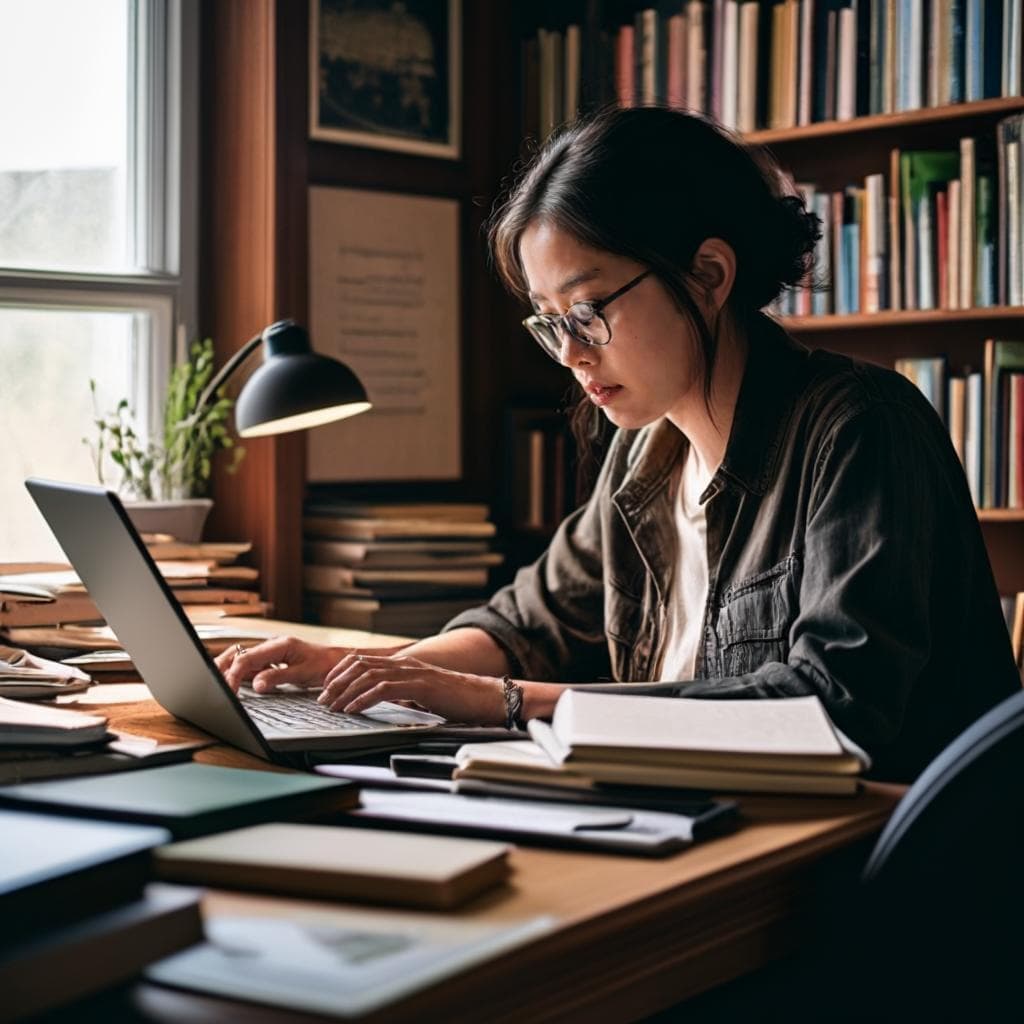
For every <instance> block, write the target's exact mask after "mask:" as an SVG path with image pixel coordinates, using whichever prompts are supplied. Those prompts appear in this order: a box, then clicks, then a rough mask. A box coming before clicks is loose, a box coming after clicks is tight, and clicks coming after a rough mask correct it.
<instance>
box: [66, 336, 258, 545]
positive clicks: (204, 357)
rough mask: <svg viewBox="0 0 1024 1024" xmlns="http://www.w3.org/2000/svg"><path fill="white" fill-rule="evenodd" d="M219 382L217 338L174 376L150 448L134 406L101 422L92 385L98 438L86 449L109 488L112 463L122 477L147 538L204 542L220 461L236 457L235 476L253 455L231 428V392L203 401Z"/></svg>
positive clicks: (199, 347)
mask: <svg viewBox="0 0 1024 1024" xmlns="http://www.w3.org/2000/svg"><path fill="white" fill-rule="evenodd" d="M212 375H213V342H212V341H211V340H210V339H209V338H206V339H205V340H203V341H196V342H194V343H193V344H192V346H191V348H190V350H189V355H188V358H187V359H186V360H185V361H184V362H183V363H180V364H179V365H177V366H175V367H174V369H173V370H172V371H171V377H170V380H169V381H168V384H167V394H166V397H165V400H164V407H163V415H162V422H163V429H162V436H160V438H159V440H152V439H149V440H146V439H145V438H144V435H143V434H140V432H139V430H138V429H137V426H136V422H135V412H134V410H133V409H131V407H130V405H129V402H128V399H126V398H122V399H121V401H120V402H118V404H117V407H116V408H115V409H114V410H113V411H112V412H109V413H107V414H105V415H101V414H100V413H99V411H98V410H96V382H95V381H93V380H90V381H89V387H90V390H91V391H92V396H93V408H94V410H96V417H95V421H94V422H95V425H96V438H95V439H94V440H90V439H89V438H83V443H85V444H86V445H88V446H89V448H90V450H91V452H92V457H93V462H94V464H95V466H96V475H97V477H98V479H99V482H100V483H101V484H104V485H105V483H106V480H105V469H106V460H107V459H109V460H110V461H111V462H113V463H114V464H115V465H116V466H117V467H118V469H119V470H120V472H121V480H120V482H119V484H118V485H117V489H118V491H119V493H120V494H121V495H122V496H123V497H124V498H125V499H126V500H125V508H126V510H127V512H128V515H129V517H130V518H131V520H132V522H133V523H134V524H135V527H136V529H138V530H139V532H140V533H167V534H171V535H172V536H175V537H177V538H178V539H179V540H184V541H197V540H199V538H200V537H201V536H202V530H203V524H204V523H205V521H206V517H207V515H208V514H209V512H210V508H211V507H212V505H213V502H212V501H211V500H210V498H209V497H208V496H207V495H208V492H209V486H210V474H211V472H212V469H213V458H214V456H215V455H216V454H217V452H218V451H221V450H230V452H231V461H230V463H229V465H228V471H229V472H234V471H235V469H237V468H238V463H239V461H240V460H241V458H242V457H243V455H244V454H245V449H243V448H241V447H239V446H238V445H237V444H236V442H235V439H234V437H233V435H232V432H231V430H230V428H229V425H228V418H229V416H230V413H231V409H232V407H233V405H234V400H233V399H231V398H228V397H227V396H226V395H225V394H224V389H223V388H221V389H219V390H218V391H216V392H215V393H214V394H213V395H211V396H209V398H207V399H205V400H203V392H204V389H205V388H206V386H207V384H208V383H209V382H210V378H211V377H212Z"/></svg>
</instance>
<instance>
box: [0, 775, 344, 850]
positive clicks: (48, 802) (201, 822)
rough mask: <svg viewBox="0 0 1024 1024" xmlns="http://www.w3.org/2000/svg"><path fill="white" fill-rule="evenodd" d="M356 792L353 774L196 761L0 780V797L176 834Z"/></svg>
mask: <svg viewBox="0 0 1024 1024" xmlns="http://www.w3.org/2000/svg"><path fill="white" fill-rule="evenodd" d="M357 799H358V797H357V793H356V788H355V786H354V785H353V784H352V783H349V782H342V781H339V780H332V779H325V778H321V777H317V776H313V775H304V774H301V773H298V772H296V773H289V774H285V773H282V772H267V771H257V770H248V769H243V768H221V767H219V766H215V765H209V764H196V763H189V764H175V765H168V766H166V767H162V768H144V769H142V770H140V771H133V772H119V773H118V774H116V775H94V776H89V777H86V778H76V779H60V780H58V781H55V782H27V783H24V784H22V785H20V786H3V787H0V803H2V804H5V805H7V806H9V807H20V808H22V809H24V810H38V811H46V812H49V813H57V814H73V815H79V816H84V817H91V818H107V819H111V820H116V821H138V822H144V823H147V824H153V825H162V826H164V828H167V829H169V830H170V831H171V833H172V834H173V835H174V836H175V837H176V838H179V839H184V838H192V837H194V836H199V835H208V834H210V833H213V832H223V831H226V830H228V829H233V828H242V827H244V826H247V825H254V824H258V823H262V822H265V821H274V820H292V821H295V820H301V819H307V820H308V819H310V818H314V817H317V816H318V815H321V814H329V813H332V812H335V811H343V810H346V809H348V808H349V807H352V806H353V805H354V804H355V803H356V802H357Z"/></svg>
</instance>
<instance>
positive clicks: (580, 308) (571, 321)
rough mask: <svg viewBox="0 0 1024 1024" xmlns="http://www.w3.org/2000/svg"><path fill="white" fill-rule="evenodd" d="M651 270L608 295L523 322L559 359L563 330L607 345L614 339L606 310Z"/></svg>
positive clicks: (556, 360)
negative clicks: (560, 311)
mask: <svg viewBox="0 0 1024 1024" xmlns="http://www.w3.org/2000/svg"><path fill="white" fill-rule="evenodd" d="M650 273H651V271H650V270H645V271H644V272H643V273H642V274H640V275H639V276H638V277H634V278H633V280H632V281H629V282H628V283H627V284H624V285H623V286H622V287H621V288H620V289H619V290H618V291H615V292H612V293H611V295H609V296H607V297H606V298H604V299H595V300H589V299H588V300H585V301H582V302H574V303H573V304H572V305H571V306H570V307H569V308H568V309H567V310H566V311H565V312H564V313H534V314H533V316H528V317H527V318H526V319H525V320H524V321H523V326H524V327H525V328H526V329H527V330H528V331H529V332H530V334H532V335H533V336H534V338H536V339H537V341H538V342H539V343H540V347H541V348H542V349H544V351H545V352H547V354H548V355H549V356H551V358H552V359H554V360H555V362H557V363H560V362H561V361H562V340H561V334H560V332H561V331H565V332H566V333H567V334H568V335H569V336H570V337H573V338H575V339H576V340H577V341H579V342H582V343H583V344H584V345H607V344H608V342H610V341H611V340H612V329H611V328H610V327H609V326H608V321H607V320H606V319H605V317H604V312H603V311H604V310H605V309H607V308H608V306H609V305H611V303H613V302H614V301H615V300H616V299H618V298H620V297H621V296H623V295H625V294H626V292H628V291H629V290H630V289H631V288H635V287H636V286H637V285H638V284H639V283H640V282H641V281H642V280H643V279H644V278H645V277H647V275H648V274H650Z"/></svg>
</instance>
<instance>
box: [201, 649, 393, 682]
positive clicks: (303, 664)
mask: <svg viewBox="0 0 1024 1024" xmlns="http://www.w3.org/2000/svg"><path fill="white" fill-rule="evenodd" d="M360 650H362V648H353V647H330V646H328V645H327V644H314V643H309V642H308V641H306V640H299V639H297V638H295V637H292V636H275V637H271V638H270V639H268V640H264V641H262V642H261V643H257V644H253V645H252V646H246V645H244V644H235V645H234V646H233V647H230V648H228V650H226V651H224V652H223V653H222V654H219V655H218V656H217V658H216V659H215V660H216V662H217V668H219V669H220V671H221V674H222V675H223V676H224V679H225V680H226V681H227V684H228V686H230V687H231V689H232V690H237V689H238V688H239V686H241V685H242V684H243V683H249V684H251V686H252V688H253V689H254V690H255V691H256V692H257V693H266V692H268V691H270V690H276V689H277V688H278V687H279V686H283V685H284V684H285V683H291V684H292V685H294V686H300V687H303V688H309V689H316V688H319V687H321V686H323V684H324V677H325V676H326V675H327V673H328V672H330V670H331V669H332V668H333V667H334V666H335V665H337V664H338V662H339V661H340V660H341V659H342V658H344V657H345V656H346V655H349V654H353V653H358V652H359V651H360ZM367 650H372V651H373V653H375V654H391V653H394V652H396V651H400V650H402V648H401V647H384V648H368V649H367Z"/></svg>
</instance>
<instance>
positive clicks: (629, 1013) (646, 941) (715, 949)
mask: <svg viewBox="0 0 1024 1024" xmlns="http://www.w3.org/2000/svg"><path fill="white" fill-rule="evenodd" d="M252 624H253V623H252V621H251V620H250V622H249V625H252ZM302 633H303V635H305V636H307V637H309V638H310V639H313V638H316V637H326V638H329V639H330V640H331V641H332V642H339V643H343V642H345V640H346V639H347V638H348V637H350V636H351V634H342V633H341V632H340V631H337V630H334V631H311V629H310V627H305V628H303V630H302ZM363 636H365V634H364V635H363ZM360 642H362V640H360ZM90 710H96V711H100V712H101V713H105V714H107V715H109V717H110V718H111V720H112V724H113V725H114V727H115V728H125V729H128V730H130V731H133V732H137V733H145V734H149V735H152V736H157V737H160V738H161V739H165V740H172V739H191V738H195V737H196V736H197V735H199V733H198V731H197V730H195V729H193V728H192V727H190V726H188V725H186V724H185V723H182V722H178V721H175V720H174V719H173V718H172V717H171V716H170V715H168V714H167V713H166V712H165V711H163V710H162V709H161V708H160V707H159V706H158V705H156V704H155V703H154V702H145V703H138V704H121V705H109V706H102V705H100V706H96V705H90ZM196 760H200V761H205V762H208V763H211V764H222V765H232V766H237V767H247V768H271V767H272V766H270V765H268V764H267V763H266V762H263V761H260V760H259V759H257V758H254V757H252V756H250V755H248V754H244V753H242V752H240V751H237V750H232V749H231V748H227V747H224V746H215V747H211V748H208V749H205V750H202V751H200V752H199V753H198V754H197V755H196ZM902 792H903V788H902V787H898V786H884V785H878V784H870V785H868V786H867V787H866V792H865V793H864V794H863V795H862V796H860V797H857V798H853V799H844V798H827V799H826V798H816V797H815V798H811V797H796V798H788V797H787V798H783V797H766V796H761V797H754V796H744V797H743V798H742V799H741V808H742V811H743V816H744V825H743V827H742V828H741V829H740V830H738V831H737V832H735V833H734V834H732V835H729V836H724V837H721V838H719V839H714V840H710V841H708V842H705V843H702V844H698V845H697V846H695V847H693V848H692V849H690V850H686V851H684V852H682V853H679V854H676V855H675V856H673V857H669V858H665V859H662V860H647V859H640V858H630V857H619V856H611V855H601V854H593V853H567V852H561V851H552V850H541V849H529V848H525V847H524V848H517V849H516V850H515V851H514V852H513V854H512V858H511V862H512V867H513V875H512V879H511V882H510V884H509V885H508V886H507V887H505V888H504V889H500V890H494V891H492V892H491V893H488V894H485V895H484V896H481V897H480V898H478V899H477V900H475V901H473V902H471V903H469V904H467V905H466V906H464V907H463V908H461V909H460V910H458V911H455V912H454V913H456V914H460V915H462V916H464V917H467V918H472V919H478V920H491V921H499V920H513V919H522V918H526V917H530V916H533V915H535V914H542V913H543V914H551V915H553V916H554V917H555V918H556V919H557V921H558V923H559V924H558V927H557V928H556V930H555V931H554V932H553V933H551V934H549V935H547V936H545V937H544V938H542V939H540V940H539V941H537V942H535V943H533V944H532V945H529V946H526V947H524V948H523V949H521V950H519V951H517V952H516V953H515V954H513V956H512V957H510V958H508V959H504V960H499V961H496V962H494V963H491V964H486V965H484V966H482V967H480V968H477V969H475V970H473V971H471V972H470V973H468V974H467V975H465V976H463V977H461V978H458V979H455V980H452V981H448V982H445V983H444V984H443V985H441V986H438V987H437V988H436V989H435V990H433V991H428V992H424V993H421V994H420V995H417V996H414V997H412V998H410V999H409V1000H407V1001H406V1002H404V1003H402V1004H400V1005H398V1006H396V1007H395V1008H394V1009H393V1010H392V1011H390V1012H389V1013H386V1014H384V1015H378V1016H377V1017H374V1018H372V1019H374V1020H377V1019H380V1020H388V1021H391V1020H394V1021H423V1020H432V1021H433V1020H437V1021H442V1020H443V1021H446V1022H448V1021H452V1022H454V1021H479V1020H481V1019H483V1018H486V1019H487V1020H488V1021H509V1022H511V1021H524V1020H529V1021H531V1022H533V1021H540V1020H551V1019H558V1020H579V1021H584V1020H587V1021H593V1020H595V1019H597V1020H628V1019H635V1018H637V1017H641V1016H644V1015H648V1014H652V1013H655V1012H656V1011H658V1010H660V1009H663V1008H665V1007H668V1006H671V1005H673V1004H674V1003H677V1002H679V1001H680V1000H682V999H685V998H687V997H689V996H692V995H695V994H697V993H698V992H701V991H704V990H706V989H708V988H711V987H712V986H714V985H717V984H720V983H722V982H725V981H727V980H730V979H732V978H735V977H738V976H740V975H742V974H744V973H747V972H750V971H753V970H755V969H756V968H758V967H760V966H763V965H765V964H767V963H769V962H770V961H771V960H773V959H775V958H776V957H779V956H781V955H784V954H786V953H788V952H790V951H792V950H793V949H795V948H797V947H798V946H799V945H800V943H801V941H802V939H803V938H804V937H805V936H806V934H807V928H808V922H807V920H806V911H807V909H808V905H809V903H810V902H811V901H813V899H814V897H815V889H814V886H815V875H816V870H815V869H816V867H819V866H821V865H822V864H824V863H825V862H826V861H827V860H828V859H829V857H830V856H831V855H836V854H838V853H839V852H840V851H841V850H842V849H843V848H844V847H848V846H850V845H851V844H853V843H855V842H856V841H858V840H864V839H868V838H870V837H871V836H873V835H874V834H876V833H877V832H879V831H880V829H881V827H882V825H883V824H884V822H885V820H886V819H887V818H888V816H889V814H890V813H891V811H892V808H893V806H894V805H895V803H896V801H897V800H898V799H899V796H900V795H901V794H902ZM208 899H209V900H211V901H213V900H217V901H220V902H223V901H225V900H230V899H231V896H230V894H226V893H211V894H210V895H209V897H208ZM130 998H131V999H132V1002H133V1012H134V1013H136V1014H139V1015H140V1016H139V1018H138V1019H143V1020H153V1021H167V1022H171V1021H174V1022H178V1021H183V1020H188V1021H203V1022H206V1021H215V1020H239V1021H241V1020H245V1021H247V1022H248V1021H252V1022H260V1021H271V1020H274V1021H283V1020H289V1019H294V1020H296V1021H298V1020H302V1021H309V1020H311V1018H310V1017H309V1016H307V1015H301V1016H300V1015H292V1016H290V1015H288V1014H282V1013H280V1012H278V1011H272V1010H270V1009H265V1008H259V1007H255V1006H250V1005H245V1006H243V1005H242V1004H237V1003H230V1002H227V1001H221V1000H214V999H208V998H205V997H200V996H193V995H190V994H186V993H179V992H176V991H171V990H168V989H163V988H160V987H159V986H155V985H148V984H139V985H137V986H135V988H134V990H133V991H132V993H131V996H130Z"/></svg>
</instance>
